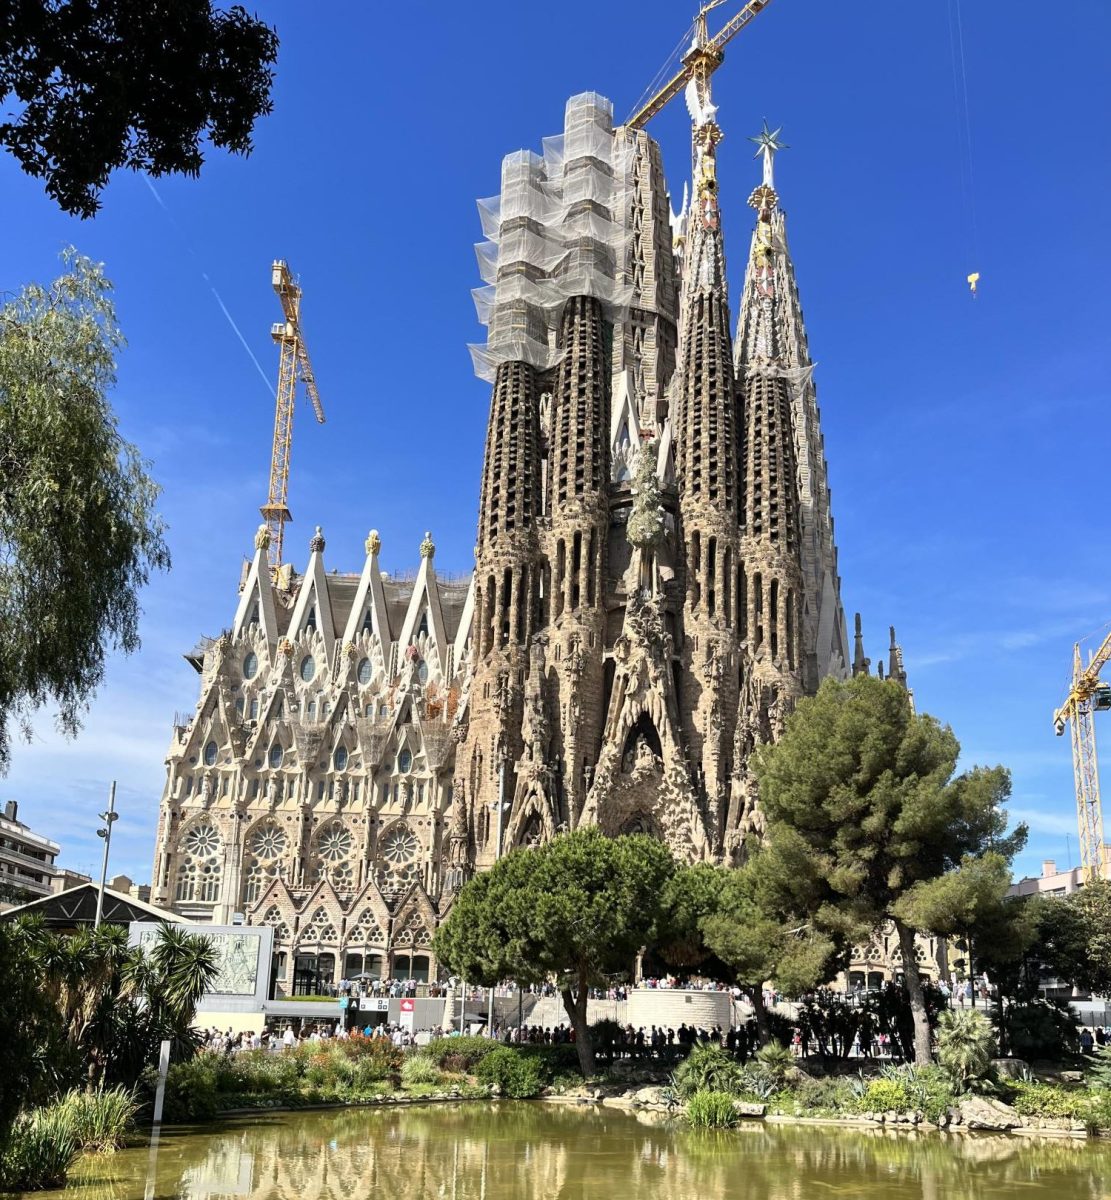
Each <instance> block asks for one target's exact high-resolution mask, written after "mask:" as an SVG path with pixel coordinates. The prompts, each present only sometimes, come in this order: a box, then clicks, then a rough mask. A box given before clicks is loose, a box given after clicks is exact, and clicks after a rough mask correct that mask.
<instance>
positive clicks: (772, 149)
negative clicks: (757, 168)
mask: <svg viewBox="0 0 1111 1200" xmlns="http://www.w3.org/2000/svg"><path fill="white" fill-rule="evenodd" d="M782 132H783V126H782V125H780V127H779V128H778V129H769V128H768V121H767V118H766V117H765V118H764V128H763V129H761V130H760V132H759V133H758V134H757V135H756V136H755V137H750V138H749V139H748V140H749V141H750V142H755V143H756V145H757V147H758V149H757V151H756V153H755V154H754V155H753V156H752V157H753V158H759V157H760V155H761V154H764V153H770V154H776V153H778V151H780V150H790V149H791V147H790V146H788V145H787V143H786V142H781V141H780V140H779V135H780V134H781V133H782Z"/></svg>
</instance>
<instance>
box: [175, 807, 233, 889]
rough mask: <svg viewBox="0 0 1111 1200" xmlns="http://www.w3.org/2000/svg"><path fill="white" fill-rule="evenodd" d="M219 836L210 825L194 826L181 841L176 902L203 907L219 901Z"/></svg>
mask: <svg viewBox="0 0 1111 1200" xmlns="http://www.w3.org/2000/svg"><path fill="white" fill-rule="evenodd" d="M220 846H221V842H220V835H219V834H218V833H217V832H216V830H215V828H214V827H213V826H211V825H194V826H193V828H192V829H190V830H189V831H188V832H187V833H186V834H185V836H184V837H183V838H182V839H181V856H180V859H179V862H178V868H177V887H176V888H175V891H174V898H175V899H177V900H186V901H188V900H200V901H202V902H204V903H206V904H211V903H214V902H215V901H217V900H219V899H220V863H219V860H218V858H217V855H218V854H219V852H220Z"/></svg>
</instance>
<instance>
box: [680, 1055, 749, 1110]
mask: <svg viewBox="0 0 1111 1200" xmlns="http://www.w3.org/2000/svg"><path fill="white" fill-rule="evenodd" d="M743 1078H744V1074H743V1072H742V1070H741V1068H740V1066H739V1065H738V1064H737V1062H736V1061H735V1060H734V1059H733V1058H732V1057H731V1056H730V1055H729V1054H728V1053H727V1052H726V1051H725V1050H723V1049H722V1048H721V1047H720V1046H715V1045H714V1044H713V1043H711V1042H704V1043H702V1044H700V1045H698V1046H695V1047H693V1048H692V1050H691V1052H690V1054H688V1055H687V1057H686V1058H685V1059H684V1060H683V1061H682V1062H681V1063H680V1064H679V1065H678V1066H677V1067H676V1068H675V1072H674V1074H673V1075H672V1076H671V1086H672V1087H673V1088H674V1089H675V1094H676V1095H677V1096H678V1097H679V1098H680V1099H681V1100H689V1099H690V1098H691V1097H692V1096H693V1095H694V1094H695V1092H728V1093H730V1094H734V1095H735V1094H737V1093H739V1092H740V1090H741V1083H742V1080H743Z"/></svg>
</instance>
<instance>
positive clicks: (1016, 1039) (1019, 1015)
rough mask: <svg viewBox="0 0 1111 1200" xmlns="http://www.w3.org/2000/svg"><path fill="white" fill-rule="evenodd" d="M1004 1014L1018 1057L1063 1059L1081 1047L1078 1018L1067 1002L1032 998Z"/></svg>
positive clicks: (1012, 1051)
mask: <svg viewBox="0 0 1111 1200" xmlns="http://www.w3.org/2000/svg"><path fill="white" fill-rule="evenodd" d="M996 1012H997V1014H998V1009H997V1010H996ZM1001 1016H1002V1020H1003V1021H1004V1022H1005V1024H1006V1032H1007V1040H1008V1042H1009V1044H1010V1050H1011V1053H1012V1054H1013V1055H1015V1057H1016V1058H1026V1059H1034V1058H1051V1059H1061V1058H1064V1057H1065V1056H1066V1055H1069V1054H1076V1053H1077V1052H1078V1051H1079V1049H1080V1038H1079V1031H1078V1028H1077V1023H1076V1017H1075V1016H1074V1015H1073V1013H1072V1010H1071V1009H1070V1008H1069V1006H1068V1005H1067V1004H1065V1003H1064V1002H1054V1001H1051V1000H1030V1001H1028V1002H1026V1003H1023V1004H1012V1005H1010V1006H1009V1007H1007V1008H1005V1009H1004V1010H1003V1013H1002V1014H1001ZM997 1019H998V1016H997Z"/></svg>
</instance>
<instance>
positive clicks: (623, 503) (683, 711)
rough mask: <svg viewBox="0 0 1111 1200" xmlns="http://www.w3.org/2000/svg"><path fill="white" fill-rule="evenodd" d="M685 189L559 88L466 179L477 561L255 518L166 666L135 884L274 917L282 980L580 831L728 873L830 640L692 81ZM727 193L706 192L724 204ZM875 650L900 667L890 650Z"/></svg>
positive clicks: (829, 567) (820, 526) (308, 979)
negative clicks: (530, 134)
mask: <svg viewBox="0 0 1111 1200" xmlns="http://www.w3.org/2000/svg"><path fill="white" fill-rule="evenodd" d="M688 103H689V106H690V109H691V115H692V121H693V132H694V141H695V147H696V154H695V172H694V179H693V183H692V187H691V189H690V197H689V200H688V199H687V198H686V195H687V189H686V188H684V202H683V204H682V208H681V211H680V212H679V213H678V214H676V213H675V211H674V210H673V207H672V204H671V199H670V194H669V190H668V187H667V184H666V181H665V179H664V173H663V166H662V161H661V154H660V149H659V146H658V145H657V144H656V142H654V141H653V139H652V138H651V137H649V136H648V134H647V133H645V132H644V131H643V130H638V129H627V128H625V129H623V128H617V129H615V127H614V125H613V118H612V106H611V105H610V103H609V101H607V100H605V99H603V98H602V97H601V96H598V95H596V94H593V93H586V94H583V95H578V96H574V97H572V99H571V100H569V101H568V103H567V107H566V115H565V121H564V129H563V133H562V134H561V135H559V136H556V137H551V138H545V139H544V141H543V153H542V154H536V153H532V152H529V151H521V152H518V153H514V154H510V155H509V156H508V157H506V158H505V159H504V161H503V162H502V168H501V189H500V193H499V194H498V195H497V196H495V197H493V198H491V199H489V200H484V201H481V202H480V204H479V210H480V215H481V220H482V229H483V233H484V236H485V240H484V241H483V242H482V243H481V244H480V245H479V246H478V261H479V266H480V272H481V276H482V279H483V281H484V284H485V286H483V287H481V288H479V289H478V290H476V292H475V299H476V303H477V306H478V310H479V317H480V320H481V321H482V323H483V324H484V325H485V326H486V329H487V333H488V336H487V340H486V341H485V343H484V344H482V345H480V346H474V347H472V355H473V358H474V363H475V368H476V371H477V372H478V374H479V375H480V377H481V378H483V379H485V380H487V381H488V382H489V383H490V385H491V391H492V396H491V402H490V413H489V423H488V427H487V436H486V448H485V462H484V465H483V470H482V480H481V494H480V500H479V511H478V535H477V544H476V547H475V567H474V572H473V575H471V576H470V577H469V578H464V579H454V578H453V579H446V578H440V577H438V576H437V573H436V569H435V565H434V564H435V547H434V545H433V542H432V539H431V538H430V537H429V536H428V535H426V536H425V538H424V541H423V542H422V543H421V545H420V565H419V569H418V570H417V571H416V573H415V575H413V576H407V577H405V578H397V577H391V576H389V575H386V574H384V573H383V572H382V570H381V569H380V567H379V550H380V541H379V537H378V535H377V534H376V533H375V532H373V531H371V533H370V535H369V536H368V538H367V539H366V546H365V552H366V553H365V560H364V562H363V566H362V570H361V571H360V572H359V573H358V574H343V573H334V572H329V571H328V570H327V569H326V567H325V562H326V559H325V540H324V537H323V535H322V534H321V532H320V530H319V529H318V530H317V532H316V536H315V537H313V538H312V540H311V542H310V543H309V547H308V549H309V557H308V562H307V565H306V566H305V568H304V572H303V573H295V572H292V571H290V570H288V569H286V570H283V571H282V572H281V573H278V574H275V573H273V572H272V571H271V570H270V568H269V564H268V555H267V551H268V545H267V536H266V532H265V528H263V529H262V530H260V533H259V536H258V538H257V539H256V545H255V553H254V558H253V560H252V561H251V562H250V564H249V566H248V567H247V568H246V570H245V574H244V577H243V580H242V586H241V589H240V594H239V601H238V607H237V608H236V611H235V617H234V620H233V621H232V623H231V626H230V628H229V629H228V630H227V631H225V632H224V633H223V634H222V635H221V636H220V637H218V638H216V639H214V640H212V641H211V642H207V643H203V644H202V646H201V647H199V648H198V650H197V651H196V652H195V653H194V655H192V656H191V661H192V662H193V665H194V666H195V668H196V669H197V671H198V673H199V675H200V699H199V701H198V704H197V708H196V711H195V713H194V714H193V715H192V716H191V717H190V718H188V719H187V720H186V721H184V722H183V723H181V724H179V725H177V727H176V728H175V729H174V733H173V737H172V740H171V744H170V749H169V754H168V756H167V760H166V762H167V777H166V788H165V794H164V795H163V797H162V801H161V811H160V818H159V824H158V833H157V846H156V849H155V858H154V875H153V895H152V900H153V901H154V902H155V903H156V904H162V905H165V906H167V907H170V908H173V909H175V910H176V911H178V912H180V913H181V914H183V915H187V916H190V917H194V918H199V919H203V920H217V921H220V920H228V919H230V918H231V917H232V915H233V914H235V913H242V914H244V916H245V918H246V920H247V921H248V922H249V923H252V924H257V923H267V924H270V925H273V926H274V928H275V930H276V947H277V951H278V962H279V968H278V976H279V984H280V985H281V986H283V987H284V988H285V989H286V990H309V989H313V990H315V988H316V987H318V986H319V985H320V983H321V982H322V981H324V982H327V981H330V980H338V979H339V978H341V977H342V976H348V977H350V976H352V975H354V974H356V973H358V972H359V971H363V970H366V971H368V972H370V973H371V974H380V975H382V976H386V975H393V976H400V977H410V976H411V977H416V978H429V976H430V975H431V976H434V975H435V972H436V963H435V959H434V956H433V954H432V951H431V946H430V943H431V938H432V934H433V932H434V931H435V929H436V927H437V924H438V922H439V921H440V920H441V919H442V917H443V916H444V914H445V913H446V912H447V911H448V909H449V908H450V905H451V903H452V897H453V895H454V893H455V892H456V891H457V889H458V888H459V887H460V885H461V884H462V883H463V882H465V881H466V880H467V879H468V878H469V877H470V876H471V875H472V874H473V873H474V872H476V871H481V870H483V869H484V868H488V867H489V866H490V865H491V864H492V863H493V862H495V860H496V859H497V858H498V857H499V856H500V855H502V854H504V853H506V852H507V851H509V850H511V849H513V848H514V847H517V846H521V845H525V844H529V843H533V842H536V841H538V840H543V839H546V838H550V837H552V836H553V835H555V834H557V833H558V832H560V831H561V830H572V829H576V828H579V827H582V826H587V825H597V826H598V827H600V828H601V829H602V830H603V831H605V832H606V833H608V834H620V833H623V832H630V831H637V832H645V833H650V834H652V835H654V836H657V837H659V838H662V839H663V840H664V841H665V842H666V843H667V844H668V845H669V846H670V847H671V849H672V850H673V851H674V853H675V854H676V855H677V856H678V857H679V858H681V859H684V860H698V859H705V860H711V861H718V862H735V861H737V860H738V858H739V856H741V855H742V854H743V850H744V845H745V841H746V839H748V838H753V837H758V836H759V834H760V830H761V815H760V809H759V805H758V803H757V795H756V789H755V786H754V783H753V780H752V777H751V776H750V774H749V770H748V763H749V757H750V755H751V754H752V751H753V749H754V748H755V747H756V746H759V745H761V744H762V743H766V742H768V741H769V740H774V739H775V738H776V737H777V736H778V734H779V733H780V731H781V730H782V728H783V722H784V719H785V717H786V715H787V714H788V713H789V712H790V710H791V707H792V705H793V704H794V703H795V702H796V701H797V699H798V698H799V697H800V696H803V695H806V694H808V693H812V692H814V691H815V690H816V689H817V687H818V685H819V683H820V682H821V680H822V679H823V678H825V677H826V676H830V675H832V676H835V677H838V678H842V677H846V676H847V675H849V674H850V672H852V671H854V670H855V671H858V672H859V671H866V670H868V663H867V660H866V659H864V656H863V650H862V648H861V642H860V636H859V625H858V628H857V638H856V644H855V647H854V650H853V652H852V653H851V656H850V647H849V643H848V638H847V630H846V626H845V616H844V613H843V611H842V606H841V599H840V581H839V576H838V567H837V551H836V547H835V543H834V529H833V519H832V516H831V512H830V493H829V486H828V482H827V476H826V461H825V457H824V452H823V444H822V433H821V429H820V425H819V414H818V406H817V401H816V397H815V388H814V381H813V366H812V363H811V360H810V354H809V351H808V348H807V340H806V331H805V328H804V325H803V317H802V310H801V307H800V304H799V295H798V289H797V286H796V283H795V272H794V267H793V264H792V261H791V257H790V254H789V252H788V248H787V236H786V222H785V217H784V213H783V209H782V207H781V205H780V197H779V194H778V192H777V191H776V187H775V179H774V159H775V154H776V151H777V150H778V149H779V148H780V143H779V141H778V139H777V137H776V134H775V133H772V132H770V131H769V130H768V129H767V128H766V127H765V130H764V133H763V134H761V135H760V137H759V138H757V139H754V140H756V141H757V142H758V145H759V147H760V149H762V152H763V153H762V158H763V170H762V177H758V178H756V179H754V183H755V184H756V186H755V188H754V190H753V191H752V194H751V195H750V196H749V198H748V204H749V206H750V208H751V216H750V218H749V221H750V222H751V225H752V232H751V237H750V245H749V253H748V262H747V266H746V269H745V276H744V286H743V290H742V292H741V295H740V298H739V302H738V304H737V305H736V308H735V310H734V311H735V312H736V313H737V319H736V323H735V324H734V322H733V318H732V316H731V307H730V303H729V294H728V287H727V283H726V269H725V246H724V239H723V223H724V221H726V220H728V221H739V220H740V219H741V211H743V210H740V209H739V206H737V207H738V211H736V212H732V211H729V210H732V209H733V208H734V207H735V206H733V205H732V204H729V205H726V204H724V203H723V198H722V197H721V196H720V195H719V189H718V183H717V173H716V163H717V154H718V145H719V142H720V141H721V138H722V133H721V130H720V128H719V126H718V124H717V121H716V110H715V109H714V107H713V105H712V104H710V102H709V95H708V90H706V91H705V92H704V93H702V94H700V93H698V92H697V90H696V91H695V92H694V94H693V95H691V96H690V97H689V98H688ZM723 210H725V211H723ZM889 671H890V673H892V674H895V675H896V676H897V677H899V678H901V679H903V680H904V681H905V675H904V674H903V669H902V660H901V655H900V653H899V651H898V649H897V647H895V645H894V636H892V650H891V658H890V667H889Z"/></svg>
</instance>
